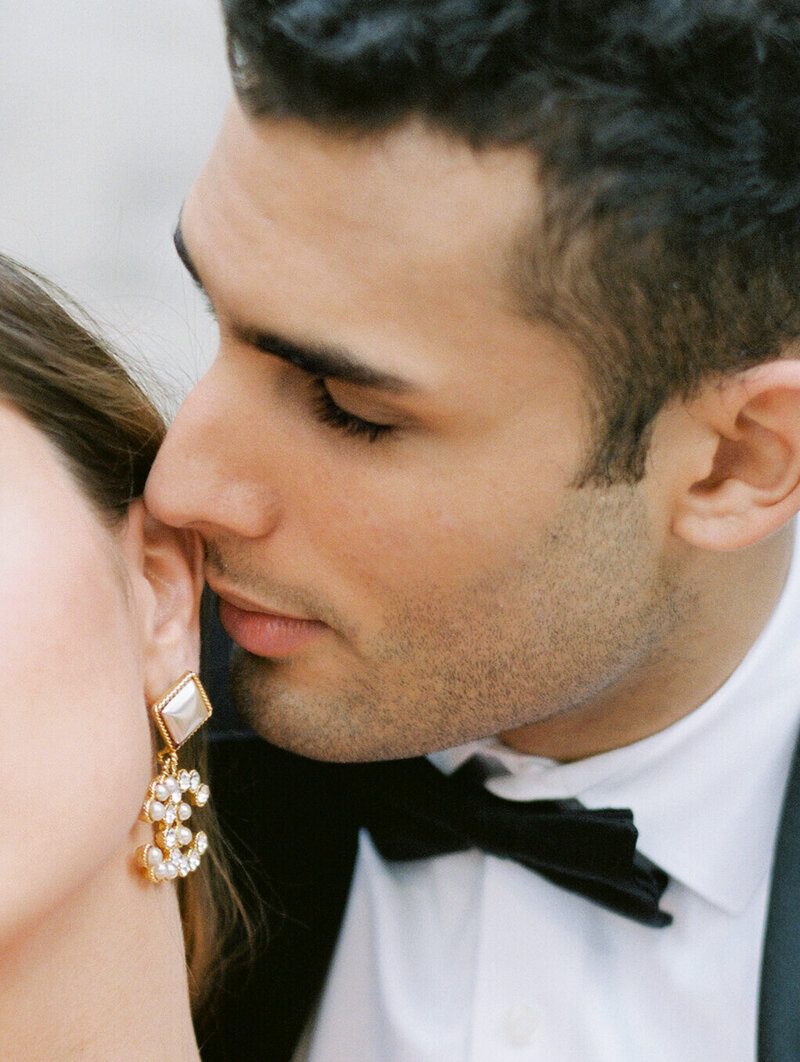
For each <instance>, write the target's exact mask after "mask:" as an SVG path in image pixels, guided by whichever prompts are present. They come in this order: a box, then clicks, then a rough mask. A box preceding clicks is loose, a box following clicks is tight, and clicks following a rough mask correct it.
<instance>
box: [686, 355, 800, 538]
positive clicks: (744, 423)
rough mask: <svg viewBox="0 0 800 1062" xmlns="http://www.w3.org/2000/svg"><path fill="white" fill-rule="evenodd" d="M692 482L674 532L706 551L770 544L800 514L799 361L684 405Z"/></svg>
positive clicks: (719, 384)
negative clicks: (768, 540) (771, 537)
mask: <svg viewBox="0 0 800 1062" xmlns="http://www.w3.org/2000/svg"><path fill="white" fill-rule="evenodd" d="M681 417H682V418H683V425H682V431H683V440H682V442H683V452H684V456H685V457H687V456H689V460H688V461H687V462H686V464H685V465H684V467H685V469H686V470H687V474H686V475H685V476H684V477H683V482H682V483H680V485H679V489H677V490H676V492H675V494H674V504H673V510H672V511H673V521H672V530H673V532H674V533H675V534H676V535H677V536H678V537H679V538H681V539H683V540H684V541H685V542H688V543H689V544H690V545H693V546H698V547H700V548H703V549H712V550H734V549H740V548H741V547H743V546H749V545H753V544H754V543H756V542H758V541H760V540H761V539H763V538H766V537H767V536H768V535H770V534H771V533H772V532H774V531H777V530H778V529H779V528H781V527H783V525H784V524H785V523H786V522H787V521H788V520H790V519H791V518H792V517H793V516H794V515H795V513H796V512H797V511H798V509H800V361H797V360H795V359H794V358H791V359H789V358H786V359H782V360H777V361H772V362H767V363H765V364H763V365H759V366H757V367H756V368H754V369H749V370H747V371H745V372H742V373H737V374H736V375H735V376H731V377H729V378H725V379H723V380H721V381H715V382H712V383H709V384H708V385H706V386H705V387H704V388H703V390H702V391H701V393H700V394H699V395H698V396H697V397H696V398H694V399H692V400H691V401H689V402H687V403H685V404H683V405H682V406H681V407H680V410H679V417H678V420H677V421H676V420H675V419H674V418H673V423H672V428H671V430H672V431H673V432H675V431H676V430H679V431H680V430H681V423H680V420H681Z"/></svg>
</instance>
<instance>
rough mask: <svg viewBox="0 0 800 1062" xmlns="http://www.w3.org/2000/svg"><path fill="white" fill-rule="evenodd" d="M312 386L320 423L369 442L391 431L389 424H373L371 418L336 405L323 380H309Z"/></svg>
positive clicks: (318, 378) (391, 427)
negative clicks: (367, 418)
mask: <svg viewBox="0 0 800 1062" xmlns="http://www.w3.org/2000/svg"><path fill="white" fill-rule="evenodd" d="M311 383H312V387H313V402H314V413H315V415H316V417H317V420H319V421H320V422H321V423H322V424H328V425H330V426H331V427H332V428H336V429H337V430H338V431H341V432H343V433H344V434H345V435H353V436H362V437H364V438H366V439H367V440H368V441H369V442H375V441H376V440H377V439H380V438H381V436H383V435H387V434H388V433H389V432H390V431H392V429H393V426H392V425H391V424H375V423H373V422H372V421H371V420H362V418H361V417H357V416H355V415H354V414H353V413H348V412H347V410H344V409H342V408H341V406H337V404H336V403H335V402H334V400H333V399H332V398H331V395H330V392H329V391H328V388H327V387H326V386H325V380H324V379H322V378H320V377H317V378H315V379H313V380H312V381H311Z"/></svg>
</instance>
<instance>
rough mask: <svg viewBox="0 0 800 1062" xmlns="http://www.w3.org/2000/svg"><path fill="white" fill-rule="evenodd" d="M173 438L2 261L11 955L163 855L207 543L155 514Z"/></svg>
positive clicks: (2, 822)
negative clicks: (85, 900)
mask: <svg viewBox="0 0 800 1062" xmlns="http://www.w3.org/2000/svg"><path fill="white" fill-rule="evenodd" d="M163 433H164V425H163V422H162V420H161V417H160V416H159V414H158V412H157V410H156V409H155V407H154V406H153V404H152V403H151V402H150V401H149V399H148V398H147V397H146V395H145V394H144V392H143V391H142V390H141V389H140V388H139V386H138V385H137V384H136V383H135V382H134V381H133V379H132V378H131V377H130V376H129V375H128V373H127V372H126V371H125V370H124V369H123V368H122V366H121V365H120V364H119V362H118V361H117V360H116V358H115V357H114V356H113V355H111V354H110V353H109V352H108V351H107V350H106V349H105V347H104V346H103V344H102V343H101V342H100V341H99V340H98V339H97V338H95V337H94V336H93V335H91V334H90V332H89V331H88V330H87V329H85V328H84V327H82V326H81V325H80V324H78V323H77V322H76V320H75V319H74V318H73V317H72V316H71V315H70V313H68V312H67V310H66V309H65V308H64V301H63V297H62V296H61V295H60V293H57V292H55V291H54V290H53V289H51V288H49V287H48V286H47V285H46V284H45V283H44V282H43V281H41V280H40V279H39V278H37V277H36V276H35V275H34V274H32V273H30V272H28V271H26V270H25V269H23V268H22V267H20V266H18V265H17V264H15V263H14V262H12V261H11V260H9V259H8V258H6V257H3V256H0V601H2V609H0V671H1V673H2V678H3V686H2V691H0V945H2V944H4V943H8V942H9V941H10V940H11V939H12V938H14V937H15V936H17V935H19V934H22V935H25V934H26V933H27V934H30V933H36V932H37V931H38V929H39V928H40V927H42V926H43V925H44V924H46V923H47V921H48V918H49V917H50V916H52V915H53V913H54V912H59V911H62V910H68V905H69V904H72V903H74V902H76V897H78V896H85V895H86V894H87V892H86V890H87V887H90V886H91V885H92V884H100V883H102V881H103V880H104V875H106V874H108V873H112V872H114V873H118V874H120V873H124V874H130V875H133V874H134V870H133V861H134V852H135V848H136V845H137V843H141V842H142V841H144V840H148V839H150V838H149V837H148V834H147V830H148V828H147V827H146V826H145V825H144V824H143V823H141V822H138V821H137V820H138V815H139V811H140V808H141V803H142V800H143V797H144V795H145V792H146V790H147V786H148V783H149V781H150V779H151V777H152V774H153V754H154V745H153V730H152V725H151V722H150V719H149V716H148V712H147V703H148V702H150V701H153V700H155V699H156V698H158V697H159V696H160V695H161V694H162V693H164V691H165V689H166V688H167V687H168V686H170V685H171V684H172V683H173V682H174V681H175V680H176V679H177V678H179V677H180V675H181V674H182V673H183V672H184V671H186V670H187V669H194V668H196V666H197V662H198V654H199V630H198V628H199V624H198V609H199V595H200V587H201V576H200V546H199V543H198V541H197V539H196V537H194V536H193V535H185V534H180V533H176V532H174V531H173V530H172V529H169V528H165V527H163V526H162V525H160V524H158V523H156V522H155V521H153V520H152V518H150V517H149V516H147V514H146V513H145V510H144V505H143V503H142V501H141V494H142V491H143V489H144V483H145V480H146V478H147V473H148V471H149V469H150V465H151V464H152V461H153V458H154V457H155V454H156V451H157V449H158V446H159V443H160V441H161V438H162V436H163ZM196 877H199V875H198V876H196ZM201 884H202V883H201ZM182 886H183V887H188V889H189V890H196V889H197V883H195V882H193V880H192V879H191V878H189V879H187V880H186V882H184V883H182ZM133 887H134V888H137V889H138V888H150V889H154V888H169V886H154V885H147V884H145V883H144V882H142V883H140V882H139V881H136V882H135V885H134V886H133ZM90 891H91V889H90ZM184 900H186V897H184ZM65 905H67V908H65ZM184 906H187V905H186V904H184ZM188 906H189V907H190V908H192V907H195V908H196V904H194V905H193V904H191V903H189V904H188ZM190 921H191V919H190ZM190 944H191V940H190Z"/></svg>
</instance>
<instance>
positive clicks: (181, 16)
mask: <svg viewBox="0 0 800 1062" xmlns="http://www.w3.org/2000/svg"><path fill="white" fill-rule="evenodd" d="M229 94H230V84H229V80H228V73H227V68H226V64H225V56H224V46H223V32H222V19H221V15H220V13H219V8H218V3H217V0H17V2H12V0H0V131H1V133H2V139H1V140H0V250H1V251H3V252H4V253H6V254H11V255H12V256H14V257H17V258H20V259H21V260H23V261H24V262H25V263H26V264H28V265H31V266H33V267H34V268H35V269H37V270H39V271H40V272H42V273H44V274H45V275H46V276H48V277H50V278H51V279H53V280H55V281H56V282H58V283H59V284H60V285H61V286H62V287H63V288H65V289H66V290H67V291H68V292H69V293H70V294H72V295H74V296H76V297H77V298H78V299H79V301H81V302H82V303H83V304H84V305H85V306H86V308H87V309H88V311H89V312H90V314H91V315H92V317H93V318H94V319H95V320H96V321H97V322H98V323H99V324H100V325H101V326H102V327H103V330H104V332H105V333H106V334H107V335H109V336H110V338H111V339H112V340H114V341H115V342H116V343H117V345H118V346H121V347H122V349H123V350H124V351H125V352H126V353H127V354H128V355H129V358H130V359H131V360H132V361H135V362H136V363H138V364H139V365H141V366H145V367H146V368H145V369H144V372H143V376H144V378H145V379H147V378H148V376H150V377H151V376H153V375H155V376H156V377H157V378H158V380H159V381H160V384H159V386H158V387H157V390H158V391H159V392H160V393H159V394H158V396H157V397H158V398H159V401H160V404H161V405H162V406H163V408H164V409H165V412H167V413H170V412H171V411H172V410H173V409H174V407H175V405H176V404H177V402H178V401H179V400H180V398H181V397H182V395H183V394H184V393H185V391H186V390H187V389H188V387H189V385H190V384H191V382H192V380H193V379H194V378H196V377H197V375H199V373H200V372H201V371H202V369H203V368H204V367H205V365H206V364H207V363H208V361H209V360H210V359H211V357H212V356H213V349H214V342H215V330H214V327H213V323H212V322H211V320H210V318H209V316H208V313H207V311H206V309H205V307H204V304H203V303H202V300H201V299H200V297H199V295H198V294H197V292H196V291H195V290H194V287H193V285H192V283H191V281H190V280H189V279H188V278H187V277H186V276H185V274H184V272H183V269H182V267H181V266H180V264H179V262H178V260H177V257H176V255H175V253H174V251H173V249H172V230H173V228H174V226H175V221H176V219H177V215H178V210H179V209H180V204H181V201H182V199H183V196H184V195H185V193H186V190H187V188H188V186H189V184H190V183H191V181H192V177H193V175H194V174H195V172H196V171H197V169H198V168H199V166H200V165H201V164H202V162H203V159H204V158H205V156H206V154H207V153H208V151H209V149H210V147H211V145H212V143H213V139H214V136H215V132H216V129H217V126H218V124H219V122H220V119H221V116H222V113H223V111H224V109H225V105H226V102H227V99H228V96H229Z"/></svg>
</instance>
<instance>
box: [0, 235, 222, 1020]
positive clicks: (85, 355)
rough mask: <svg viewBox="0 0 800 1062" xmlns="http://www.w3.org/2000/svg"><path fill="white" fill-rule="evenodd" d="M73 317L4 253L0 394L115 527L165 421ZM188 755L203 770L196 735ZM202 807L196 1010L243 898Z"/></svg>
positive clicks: (184, 909) (192, 885) (192, 931)
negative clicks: (204, 849) (204, 839)
mask: <svg viewBox="0 0 800 1062" xmlns="http://www.w3.org/2000/svg"><path fill="white" fill-rule="evenodd" d="M79 318H83V314H82V313H81V311H80V310H79V309H78V307H77V306H75V305H74V304H73V303H72V302H71V300H69V299H68V297H67V296H66V295H64V293H63V292H61V291H59V290H58V289H57V288H56V287H54V286H53V285H52V284H50V283H48V282H47V281H45V280H43V279H42V278H41V277H39V276H38V275H37V274H35V273H33V272H32V271H31V270H28V269H26V268H25V267H23V266H21V265H19V264H18V263H17V262H14V261H13V260H12V259H10V258H8V257H6V256H5V255H2V254H0V400H4V401H6V402H8V403H9V404H10V405H12V406H14V408H15V409H16V410H18V411H19V412H20V413H22V414H23V415H24V416H25V417H27V418H28V420H29V421H30V422H31V423H32V424H33V425H34V426H35V427H36V428H38V429H39V430H40V431H41V432H42V433H43V434H44V435H45V436H46V437H47V438H48V439H49V440H50V442H51V443H52V444H53V445H54V447H55V448H56V451H57V452H58V453H59V454H60V455H61V457H62V459H63V460H64V461H65V463H66V465H67V467H68V468H69V470H70V471H71V473H72V475H73V476H74V478H75V481H76V482H77V484H78V485H79V487H80V488H81V489H82V490H83V491H84V493H85V494H86V496H87V497H88V498H89V499H90V501H91V502H92V503H93V505H94V507H95V508H96V510H97V513H98V516H99V517H100V518H101V519H102V520H104V521H105V522H106V523H107V524H108V525H109V526H110V527H112V528H113V527H114V526H116V525H118V524H119V523H121V522H122V521H123V520H124V519H125V516H126V514H127V511H128V506H129V505H130V503H131V502H132V501H133V500H134V499H136V498H139V497H141V495H142V492H143V491H144V485H145V481H146V479H147V475H148V472H149V471H150V467H151V465H152V463H153V461H154V459H155V456H156V453H157V451H158V447H159V446H160V444H161V441H162V439H163V437H164V433H165V430H166V429H165V425H164V421H163V419H162V417H161V415H160V413H159V412H158V410H157V409H156V407H155V405H154V404H153V403H152V402H151V400H150V399H149V398H148V397H147V395H146V394H145V392H144V391H143V390H142V388H141V387H140V386H139V385H138V384H137V383H136V381H135V380H134V379H133V377H132V376H131V375H130V374H129V373H128V371H127V370H126V369H125V368H124V366H123V365H122V364H121V362H120V360H119V358H118V357H116V356H115V355H114V354H113V353H112V352H111V351H110V350H109V349H108V347H107V346H106V345H105V344H104V342H103V341H102V340H101V339H100V338H99V336H98V335H96V334H95V332H94V330H93V329H92V328H91V327H90V326H89V325H88V324H82V323H79ZM176 677H177V676H176ZM190 755H193V756H194V761H195V762H197V763H198V765H199V767H200V770H201V773H202V771H203V767H204V765H205V763H204V761H205V747H204V742H203V740H202V737H201V738H198V739H195V740H194V747H193V748H192V750H191V752H190ZM143 796H144V794H143ZM203 812H204V813H205V814H204V823H203V825H204V828H205V830H206V832H207V833H209V834H210V836H211V837H212V845H211V848H210V850H209V853H208V855H207V856H206V860H205V861H204V863H203V865H202V868H201V870H200V871H199V872H198V873H196V874H192V875H190V876H189V877H187V878H184V879H181V880H179V882H178V889H179V900H180V908H181V917H182V920H183V927H184V938H185V944H186V956H187V964H188V970H189V984H190V991H191V994H192V1004H193V1009H194V1011H195V1013H196V1012H197V1010H198V1008H199V1007H200V1006H201V1004H203V1003H204V1002H205V1001H206V999H207V997H208V996H209V994H210V990H211V987H212V985H213V984H214V983H215V982H216V980H217V977H216V976H215V973H216V972H218V971H217V967H218V966H219V964H220V962H221V955H222V953H223V950H224V949H223V948H222V943H223V940H224V939H226V938H227V936H228V933H229V931H230V928H231V926H232V924H233V923H234V921H235V920H236V918H237V917H238V911H239V907H240V905H239V902H238V899H237V897H236V895H235V893H234V892H233V890H232V887H231V885H230V878H229V875H228V872H227V868H226V865H225V861H224V859H223V858H222V857H221V856H220V855H219V853H218V845H216V846H215V844H214V843H213V838H214V835H215V831H214V823H213V822H212V821H209V820H210V818H211V816H212V815H213V812H212V811H211V810H210V809H209V808H205V809H203ZM215 849H217V850H215ZM154 887H159V886H154Z"/></svg>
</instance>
